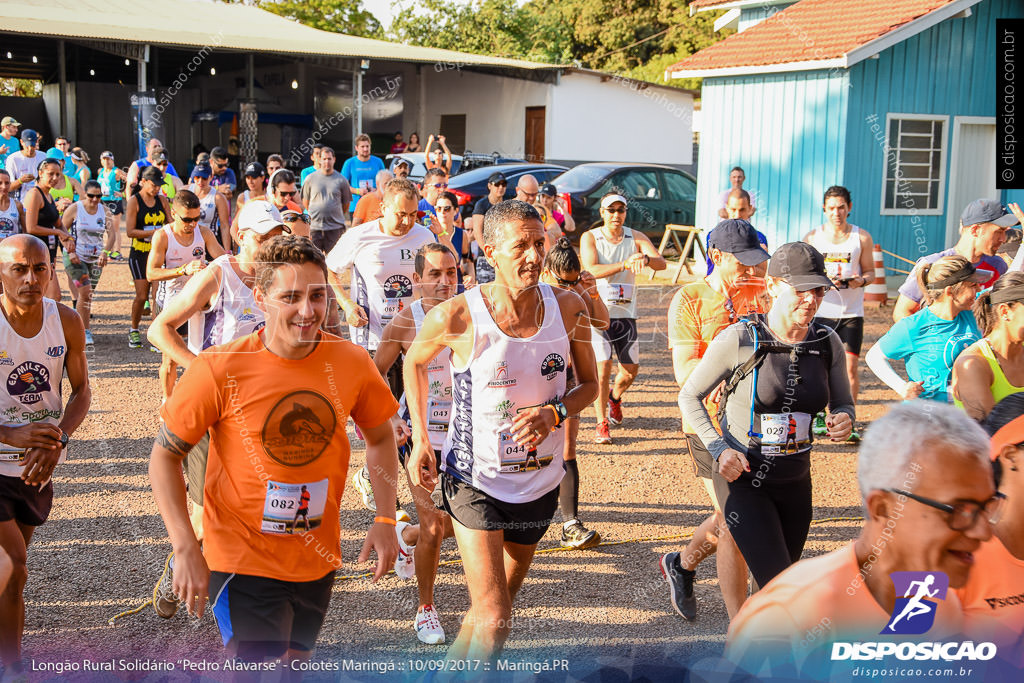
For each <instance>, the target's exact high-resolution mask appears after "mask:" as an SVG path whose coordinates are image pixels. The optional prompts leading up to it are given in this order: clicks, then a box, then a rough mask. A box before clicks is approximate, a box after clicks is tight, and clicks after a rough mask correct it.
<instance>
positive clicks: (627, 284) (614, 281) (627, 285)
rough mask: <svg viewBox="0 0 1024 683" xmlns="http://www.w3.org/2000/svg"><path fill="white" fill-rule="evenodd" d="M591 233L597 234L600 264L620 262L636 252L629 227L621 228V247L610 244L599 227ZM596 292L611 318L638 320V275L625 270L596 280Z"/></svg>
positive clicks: (595, 239) (596, 245)
mask: <svg viewBox="0 0 1024 683" xmlns="http://www.w3.org/2000/svg"><path fill="white" fill-rule="evenodd" d="M590 232H592V233H593V234H594V246H595V247H596V248H597V262H598V263H601V264H608V263H621V262H623V261H625V260H626V259H628V258H629V257H630V256H632V255H633V254H635V253H636V252H637V246H636V239H635V238H634V237H633V231H632V230H630V229H629V228H623V229H622V241H621V242H619V243H618V244H612V243H611V242H609V241H608V238H607V237H605V235H604V230H602V229H601V228H600V227H597V228H594V229H593V230H591V231H590ZM597 291H598V294H600V295H601V298H602V299H604V303H605V305H607V306H608V316H609V317H611V318H632V319H634V320H635V319H636V311H637V305H636V304H637V301H636V299H637V297H636V294H637V292H636V276H635V275H633V273H631V272H629V271H628V270H624V271H622V272H621V273H615V275H612V276H610V277H606V278H605V277H603V278H600V279H599V280H598V281H597Z"/></svg>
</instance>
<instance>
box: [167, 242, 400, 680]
mask: <svg viewBox="0 0 1024 683" xmlns="http://www.w3.org/2000/svg"><path fill="white" fill-rule="evenodd" d="M256 260H257V262H258V263H259V265H258V266H257V270H256V287H255V288H254V296H255V300H256V303H257V305H258V306H259V307H260V308H262V309H263V310H264V312H265V315H266V323H267V324H266V327H265V328H264V329H263V330H261V331H259V332H255V333H253V334H250V335H247V336H245V337H242V338H240V339H237V340H235V341H233V342H229V343H227V344H224V345H221V346H214V347H211V348H209V349H207V350H206V351H203V352H202V353H200V354H199V356H198V357H197V358H196V359H195V361H193V363H192V364H191V365H190V366H189V368H188V371H186V373H185V375H184V376H183V377H182V379H181V382H180V383H179V384H178V386H177V388H176V389H175V391H174V394H172V396H171V397H170V399H169V400H168V401H167V403H166V404H165V405H164V407H163V409H162V411H161V415H162V418H163V424H162V425H161V427H160V433H159V434H158V436H157V440H156V443H155V444H154V445H153V452H152V456H151V459H150V469H149V471H150V480H151V482H152V486H153V495H154V496H155V498H156V501H157V506H158V507H159V509H160V514H161V515H162V517H163V519H164V523H165V524H166V526H167V531H168V535H169V536H170V538H171V544H172V545H173V547H174V556H175V565H174V582H173V586H174V592H175V593H176V594H177V595H178V597H179V599H181V600H182V601H184V602H185V603H186V604H187V606H188V611H189V613H190V614H196V615H197V616H200V617H201V616H202V613H203V605H204V600H205V596H206V595H207V594H208V595H209V597H210V600H211V603H212V609H213V613H214V616H215V617H216V619H217V624H218V626H219V627H220V630H221V634H222V636H223V638H224V642H225V645H226V646H227V648H228V650H229V652H230V653H231V654H232V656H235V657H239V658H241V659H243V660H246V661H256V662H260V661H264V660H267V659H268V658H269V659H270V660H274V659H281V660H282V661H284V662H285V665H286V666H287V662H289V661H293V660H304V659H308V658H309V657H310V656H311V654H312V650H313V647H314V645H315V643H316V638H317V634H318V633H319V631H320V626H321V625H322V624H323V619H324V615H325V614H326V611H327V606H328V602H329V600H330V595H331V587H332V585H333V583H334V573H335V570H336V569H338V567H340V565H341V551H340V546H339V536H340V529H339V519H338V511H339V506H340V502H341V495H342V491H343V489H344V486H345V476H346V474H347V471H348V460H349V444H348V438H347V437H346V434H345V424H346V422H347V421H348V418H349V417H350V416H351V417H352V419H353V421H354V422H355V423H356V424H357V425H358V426H359V428H360V429H361V430H362V433H363V435H364V437H365V439H366V459H367V462H368V463H369V465H370V467H369V471H370V478H371V481H372V483H373V486H374V491H375V492H376V502H377V511H378V512H377V514H378V516H377V517H376V519H375V520H374V524H373V526H372V527H370V530H369V531H368V532H367V536H366V543H365V544H364V545H363V550H362V553H361V554H360V556H359V560H358V561H359V562H363V561H366V560H367V559H369V555H370V550H371V548H372V549H373V550H375V551H376V553H377V568H376V572H375V580H376V579H377V578H380V577H381V576H383V575H384V574H385V573H386V572H387V571H388V569H390V567H391V565H392V564H393V563H394V561H395V557H396V556H397V555H398V541H397V538H396V536H395V532H394V525H395V508H394V503H395V500H396V499H395V484H394V482H395V481H396V476H397V466H398V453H397V448H396V446H395V433H394V429H393V428H392V427H391V420H390V418H391V416H392V415H394V414H395V412H396V410H397V409H398V403H397V402H396V401H395V400H394V398H393V397H392V396H391V391H390V389H388V386H387V384H386V383H385V382H384V380H383V379H382V378H381V376H380V374H379V373H378V372H377V370H376V368H375V367H374V365H373V361H372V360H370V356H369V354H367V353H366V351H365V350H363V349H362V348H360V347H358V346H356V345H354V344H351V343H349V342H347V341H344V340H342V339H340V338H338V337H334V336H333V335H330V334H327V333H324V332H321V331H320V325H321V323H322V322H323V321H324V318H325V316H326V313H327V306H328V301H329V293H328V289H327V275H326V273H327V271H326V264H325V262H324V256H323V254H322V252H320V250H318V249H317V248H316V247H315V246H314V245H313V243H312V242H311V241H310V240H309V239H308V238H305V237H298V236H294V235H288V236H282V237H277V238H274V239H271V240H269V241H268V242H267V243H265V244H264V245H263V246H262V247H261V248H260V251H259V254H258V255H257V259H256ZM207 430H210V433H211V438H210V456H209V463H208V465H207V474H206V485H205V487H204V502H205V505H204V508H203V528H204V533H205V538H204V541H203V545H202V548H200V544H199V542H198V541H197V540H196V536H195V533H194V532H193V531H192V526H191V525H190V524H189V520H188V513H187V510H186V507H185V488H184V482H183V480H182V475H181V461H182V459H183V458H184V457H185V456H186V455H187V454H188V451H189V450H190V449H191V447H192V445H193V444H195V443H196V442H198V441H199V439H200V438H202V436H203V435H204V434H206V432H207ZM304 493H305V494H306V495H308V497H309V498H308V502H307V501H304V500H303V498H304V495H303V494H304ZM303 506H305V515H304V516H305V521H306V524H305V526H306V529H304V530H302V531H301V532H300V531H299V530H298V529H296V528H295V526H294V521H295V518H296V512H297V511H299V510H302V509H303ZM289 527H291V528H289ZM286 658H287V659H286Z"/></svg>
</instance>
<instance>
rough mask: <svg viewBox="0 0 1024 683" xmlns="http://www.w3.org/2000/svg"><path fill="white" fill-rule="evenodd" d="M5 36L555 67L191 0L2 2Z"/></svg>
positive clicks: (0, 11)
mask: <svg viewBox="0 0 1024 683" xmlns="http://www.w3.org/2000/svg"><path fill="white" fill-rule="evenodd" d="M0 16H2V17H3V20H2V22H0V33H2V32H11V33H24V34H30V35H39V36H45V37H49V38H71V39H74V38H79V39H90V40H117V41H128V42H134V43H149V44H154V45H166V46H173V47H179V48H180V47H185V48H190V47H191V48H195V49H197V50H198V49H202V48H203V47H205V46H209V47H213V48H217V49H230V50H245V51H250V52H262V53H281V54H294V55H318V56H330V57H339V56H340V57H361V58H369V59H388V60H398V61H404V62H421V63H442V64H452V63H454V64H459V65H463V66H491V67H505V68H513V69H552V68H557V67H556V66H555V65H552V64H543V63H540V62H528V61H524V60H518V59H505V58H501V57H488V56H486V55H474V54H469V53H466V52H456V51H453V50H442V49H438V48H431V47H413V46H408V45H400V44H398V43H389V42H386V41H383V40H372V39H370V38H357V37H355V36H346V35H342V34H340V33H330V32H328V31H320V30H317V29H315V28H311V27H309V26H305V25H303V24H300V23H298V22H294V21H290V20H288V19H285V18H284V17H279V16H277V15H276V14H271V13H270V12H266V11H264V10H261V9H258V8H255V7H247V6H244V5H236V4H230V5H229V4H224V3H220V2H191V1H190V0H141V1H140V0H47V2H45V4H40V3H38V2H30V1H27V0H0Z"/></svg>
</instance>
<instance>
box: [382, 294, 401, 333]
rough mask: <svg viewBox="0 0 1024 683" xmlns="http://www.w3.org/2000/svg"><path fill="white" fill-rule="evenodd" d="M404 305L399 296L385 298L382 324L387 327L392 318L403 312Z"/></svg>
mask: <svg viewBox="0 0 1024 683" xmlns="http://www.w3.org/2000/svg"><path fill="white" fill-rule="evenodd" d="M404 307H405V306H404V304H403V303H402V300H401V299H399V298H396V299H392V298H385V299H384V307H383V308H382V309H381V313H380V326H381V327H387V324H388V323H389V322H391V319H392V318H394V317H395V316H396V315H398V314H399V313H401V312H402V309H403V308H404Z"/></svg>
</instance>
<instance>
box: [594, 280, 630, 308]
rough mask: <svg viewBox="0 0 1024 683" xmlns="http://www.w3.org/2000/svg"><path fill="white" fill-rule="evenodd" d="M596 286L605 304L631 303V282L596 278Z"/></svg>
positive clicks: (622, 304) (624, 304)
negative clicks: (616, 281)
mask: <svg viewBox="0 0 1024 683" xmlns="http://www.w3.org/2000/svg"><path fill="white" fill-rule="evenodd" d="M597 288H598V292H599V293H600V295H601V298H602V299H604V302H605V303H606V304H614V305H618V306H626V305H629V304H631V303H633V285H632V284H631V283H628V282H619V283H615V282H608V281H607V280H598V281H597Z"/></svg>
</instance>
